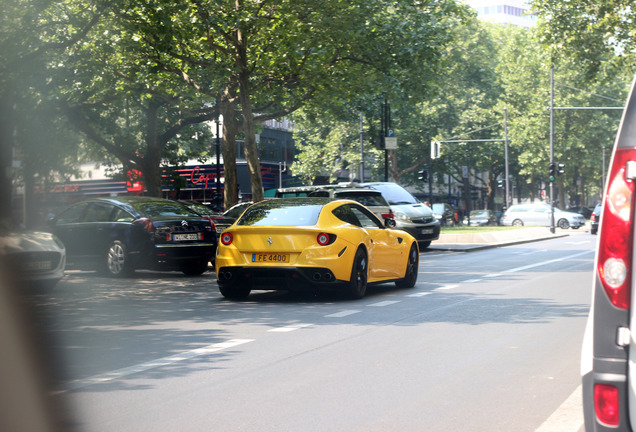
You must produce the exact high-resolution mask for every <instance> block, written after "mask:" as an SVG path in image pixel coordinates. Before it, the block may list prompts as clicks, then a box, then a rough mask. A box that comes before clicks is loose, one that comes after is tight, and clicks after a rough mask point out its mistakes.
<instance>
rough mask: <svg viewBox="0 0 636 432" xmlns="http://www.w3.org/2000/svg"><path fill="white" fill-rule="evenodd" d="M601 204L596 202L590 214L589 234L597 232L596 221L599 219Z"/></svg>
mask: <svg viewBox="0 0 636 432" xmlns="http://www.w3.org/2000/svg"><path fill="white" fill-rule="evenodd" d="M601 208H602V207H601V205H600V204H596V206H595V207H594V210H593V211H592V215H591V216H590V234H596V233H597V232H598V222H599V220H600V219H601Z"/></svg>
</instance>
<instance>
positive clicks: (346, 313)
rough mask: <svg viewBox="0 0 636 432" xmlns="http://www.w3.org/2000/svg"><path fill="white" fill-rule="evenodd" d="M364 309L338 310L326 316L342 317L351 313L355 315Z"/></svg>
mask: <svg viewBox="0 0 636 432" xmlns="http://www.w3.org/2000/svg"><path fill="white" fill-rule="evenodd" d="M360 312H362V311H359V310H343V311H341V312H336V313H332V314H330V315H325V318H342V317H346V316H349V315H353V314H357V313H360Z"/></svg>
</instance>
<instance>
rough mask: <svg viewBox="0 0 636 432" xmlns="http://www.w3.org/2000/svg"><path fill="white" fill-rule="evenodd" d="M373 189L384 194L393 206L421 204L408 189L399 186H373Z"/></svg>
mask: <svg viewBox="0 0 636 432" xmlns="http://www.w3.org/2000/svg"><path fill="white" fill-rule="evenodd" d="M373 188H374V189H377V190H379V191H380V192H382V195H383V196H384V198H386V200H387V201H388V202H389V204H391V205H401V204H419V203H420V202H419V201H418V200H417V199H416V198H415V197H414V196H413V195H411V194H410V193H409V192H408V191H407V190H406V189H404V188H403V187H402V186H400V185H397V184H390V183H389V184H377V183H376V184H373Z"/></svg>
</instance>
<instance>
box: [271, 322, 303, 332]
mask: <svg viewBox="0 0 636 432" xmlns="http://www.w3.org/2000/svg"><path fill="white" fill-rule="evenodd" d="M311 325H312V324H292V325H288V326H285V327H278V328H273V329H271V330H267V331H270V332H279V333H285V332H290V331H294V330H298V329H301V328H303V327H309V326H311Z"/></svg>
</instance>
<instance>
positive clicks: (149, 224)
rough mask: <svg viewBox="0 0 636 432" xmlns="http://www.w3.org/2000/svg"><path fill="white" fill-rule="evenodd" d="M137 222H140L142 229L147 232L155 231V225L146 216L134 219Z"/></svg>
mask: <svg viewBox="0 0 636 432" xmlns="http://www.w3.org/2000/svg"><path fill="white" fill-rule="evenodd" d="M135 223H137V224H141V225H142V226H143V227H144V231H146V232H148V233H153V232H155V226H154V224H153V223H152V221H151V220H150V219H148V218H140V219H137V220H136V221H135Z"/></svg>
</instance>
